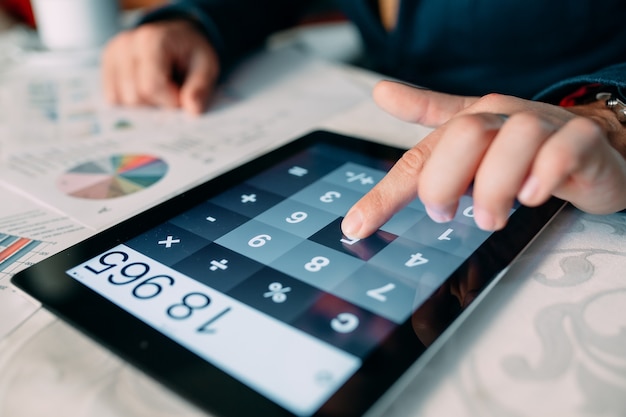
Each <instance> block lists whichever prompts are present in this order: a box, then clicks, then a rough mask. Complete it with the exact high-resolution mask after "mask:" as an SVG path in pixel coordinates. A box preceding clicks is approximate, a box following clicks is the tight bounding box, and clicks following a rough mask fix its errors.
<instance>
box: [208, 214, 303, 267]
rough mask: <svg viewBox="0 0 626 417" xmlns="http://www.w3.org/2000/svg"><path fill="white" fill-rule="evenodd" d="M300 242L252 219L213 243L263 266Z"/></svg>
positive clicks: (298, 239)
mask: <svg viewBox="0 0 626 417" xmlns="http://www.w3.org/2000/svg"><path fill="white" fill-rule="evenodd" d="M300 242H302V239H301V238H299V237H297V236H294V235H292V234H290V233H287V232H285V231H283V230H280V229H277V228H276V227H273V226H270V225H268V224H266V223H261V222H259V221H256V220H254V219H253V220H250V221H248V222H246V223H244V224H242V225H241V226H239V227H238V228H236V229H234V230H232V231H231V232H229V233H227V234H226V235H224V236H222V237H220V238H219V239H217V240H216V241H215V243H218V244H220V245H222V246H224V247H226V248H228V249H230V250H232V251H235V252H239V253H241V254H243V255H245V256H247V257H249V258H252V259H254V260H256V261H258V262H261V263H264V264H269V263H271V262H272V261H274V260H275V259H276V258H278V257H279V256H281V255H282V254H284V253H286V252H288V251H289V250H291V249H292V248H293V247H294V246H296V245H297V244H298V243H300Z"/></svg>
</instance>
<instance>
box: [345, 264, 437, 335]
mask: <svg viewBox="0 0 626 417" xmlns="http://www.w3.org/2000/svg"><path fill="white" fill-rule="evenodd" d="M432 291H433V289H432V288H430V287H426V286H423V285H419V284H410V283H408V282H407V281H404V280H402V279H399V278H398V277H393V275H392V274H390V273H389V271H385V270H382V269H379V268H376V267H375V266H372V265H369V264H368V265H364V266H363V267H362V268H360V269H359V270H358V271H356V272H355V273H353V274H352V275H351V276H349V277H347V278H346V279H344V280H343V281H342V282H341V283H340V284H339V285H338V286H337V287H336V288H335V289H334V290H333V294H335V295H337V296H338V297H341V298H343V299H346V300H348V301H350V302H352V303H354V304H356V305H358V306H360V307H363V308H365V309H367V310H369V311H371V312H373V313H376V314H378V315H380V316H383V317H385V318H387V319H389V320H391V321H394V322H396V323H398V324H401V323H403V322H404V321H405V320H406V319H407V318H408V317H409V316H410V315H411V313H412V312H413V310H414V309H415V308H416V307H417V306H418V305H419V304H421V303H422V302H423V301H424V300H425V299H426V298H428V296H429V295H430V294H431V293H432Z"/></svg>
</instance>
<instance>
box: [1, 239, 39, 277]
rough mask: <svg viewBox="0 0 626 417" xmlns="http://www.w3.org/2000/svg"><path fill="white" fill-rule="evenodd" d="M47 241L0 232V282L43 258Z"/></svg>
mask: <svg viewBox="0 0 626 417" xmlns="http://www.w3.org/2000/svg"><path fill="white" fill-rule="evenodd" d="M48 245H49V243H48V242H44V241H39V240H33V239H29V238H26V237H20V236H14V235H9V234H5V233H0V283H2V282H3V281H4V280H5V279H6V278H9V277H11V276H13V275H14V274H16V273H17V272H19V271H21V270H22V269H24V268H26V267H27V266H29V265H32V264H34V263H35V262H38V261H40V260H42V259H43V258H45V257H46V256H47V255H48V252H47V251H46V247H47V246H48Z"/></svg>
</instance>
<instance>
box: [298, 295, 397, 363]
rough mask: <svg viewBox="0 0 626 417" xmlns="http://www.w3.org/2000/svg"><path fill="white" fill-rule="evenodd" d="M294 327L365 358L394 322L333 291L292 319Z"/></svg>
mask: <svg viewBox="0 0 626 417" xmlns="http://www.w3.org/2000/svg"><path fill="white" fill-rule="evenodd" d="M291 324H292V325H293V326H294V327H296V328H298V329H301V330H303V331H305V332H306V333H309V334H311V335H312V336H314V337H317V338H319V339H321V340H324V341H326V342H328V343H330V344H331V345H333V346H336V347H338V348H339V349H342V350H344V351H346V352H349V353H352V354H354V355H356V356H358V357H361V358H364V357H366V356H367V354H368V353H369V352H370V351H371V350H372V349H373V348H375V347H376V345H377V344H378V343H379V342H380V341H381V340H383V339H384V338H385V337H386V336H387V335H388V334H389V333H390V332H391V331H392V330H394V329H395V328H396V326H397V325H396V324H395V323H393V322H391V321H389V320H387V319H386V318H384V317H380V316H376V315H375V314H373V313H371V312H369V311H367V310H365V309H363V308H361V307H359V306H356V305H354V304H352V303H350V302H348V301H345V300H343V299H341V298H339V297H336V296H334V295H332V294H327V293H326V294H323V295H322V296H320V297H319V298H318V299H317V300H316V301H315V303H314V304H313V305H311V306H310V307H309V308H308V309H307V310H306V311H305V312H304V313H303V314H301V315H300V316H299V317H298V318H297V319H296V320H294V321H293V322H292V323H291Z"/></svg>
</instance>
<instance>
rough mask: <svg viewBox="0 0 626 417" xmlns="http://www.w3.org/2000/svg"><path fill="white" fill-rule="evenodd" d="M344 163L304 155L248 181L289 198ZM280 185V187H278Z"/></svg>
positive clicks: (290, 159) (262, 188)
mask: <svg viewBox="0 0 626 417" xmlns="http://www.w3.org/2000/svg"><path fill="white" fill-rule="evenodd" d="M342 163H343V161H337V160H335V159H329V158H325V157H323V156H321V155H316V157H315V158H311V157H310V156H306V155H303V154H299V155H296V156H295V157H293V158H289V159H288V160H287V161H285V162H283V163H281V164H280V165H278V166H276V167H274V168H271V169H269V170H267V171H265V172H262V173H260V174H259V175H256V176H254V177H253V178H251V179H250V180H248V181H247V183H248V184H250V185H252V186H254V187H256V188H259V189H261V190H266V191H270V192H272V193H276V194H278V195H281V196H283V197H289V196H291V195H292V194H293V193H295V192H297V191H299V190H301V189H302V188H304V187H306V186H307V185H309V184H312V183H313V182H315V181H317V180H319V179H320V178H321V177H322V176H324V175H326V174H327V173H329V172H330V171H332V170H333V169H335V168H337V167H338V166H339V165H341V164H342ZM277 184H280V186H278V187H277V186H276V185H277Z"/></svg>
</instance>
